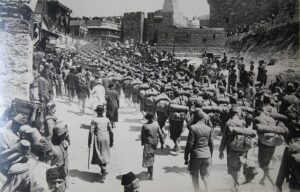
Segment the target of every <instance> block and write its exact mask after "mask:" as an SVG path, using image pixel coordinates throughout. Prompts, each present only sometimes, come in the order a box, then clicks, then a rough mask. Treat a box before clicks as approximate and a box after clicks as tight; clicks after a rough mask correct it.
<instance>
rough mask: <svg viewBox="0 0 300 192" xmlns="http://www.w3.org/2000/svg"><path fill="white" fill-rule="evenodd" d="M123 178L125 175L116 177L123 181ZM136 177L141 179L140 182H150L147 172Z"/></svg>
mask: <svg viewBox="0 0 300 192" xmlns="http://www.w3.org/2000/svg"><path fill="white" fill-rule="evenodd" d="M122 176H123V175H118V176H117V177H116V179H118V180H122ZM135 176H136V177H137V178H139V180H140V181H147V180H148V172H146V171H142V172H140V173H139V174H135Z"/></svg>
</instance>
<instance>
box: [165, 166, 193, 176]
mask: <svg viewBox="0 0 300 192" xmlns="http://www.w3.org/2000/svg"><path fill="white" fill-rule="evenodd" d="M163 169H164V170H165V173H176V174H180V175H183V174H185V173H188V170H187V166H186V167H177V166H173V167H163Z"/></svg>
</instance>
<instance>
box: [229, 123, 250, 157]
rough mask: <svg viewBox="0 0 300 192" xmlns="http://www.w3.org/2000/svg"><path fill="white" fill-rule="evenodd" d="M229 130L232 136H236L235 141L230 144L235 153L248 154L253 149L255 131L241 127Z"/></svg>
mask: <svg viewBox="0 0 300 192" xmlns="http://www.w3.org/2000/svg"><path fill="white" fill-rule="evenodd" d="M229 130H230V132H231V134H233V135H235V137H234V139H233V141H232V142H231V143H230V144H229V147H230V148H231V149H232V150H233V151H237V152H247V151H248V150H249V149H251V148H252V147H253V137H254V136H255V134H253V133H254V131H251V130H248V129H247V128H239V127H231V128H229Z"/></svg>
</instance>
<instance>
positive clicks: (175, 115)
mask: <svg viewBox="0 0 300 192" xmlns="http://www.w3.org/2000/svg"><path fill="white" fill-rule="evenodd" d="M186 117H187V114H186V113H185V112H172V113H170V114H169V118H170V119H171V120H173V121H179V122H182V121H184V120H185V119H186Z"/></svg>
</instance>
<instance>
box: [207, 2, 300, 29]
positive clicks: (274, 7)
mask: <svg viewBox="0 0 300 192" xmlns="http://www.w3.org/2000/svg"><path fill="white" fill-rule="evenodd" d="M208 3H209V5H210V27H223V28H225V30H226V32H228V31H234V30H235V28H236V27H238V26H243V25H244V24H250V25H251V24H254V23H255V22H260V20H261V19H264V20H267V19H268V18H270V17H271V15H272V14H273V13H274V14H275V15H278V17H281V18H282V17H285V16H288V17H293V18H299V0H208Z"/></svg>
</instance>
